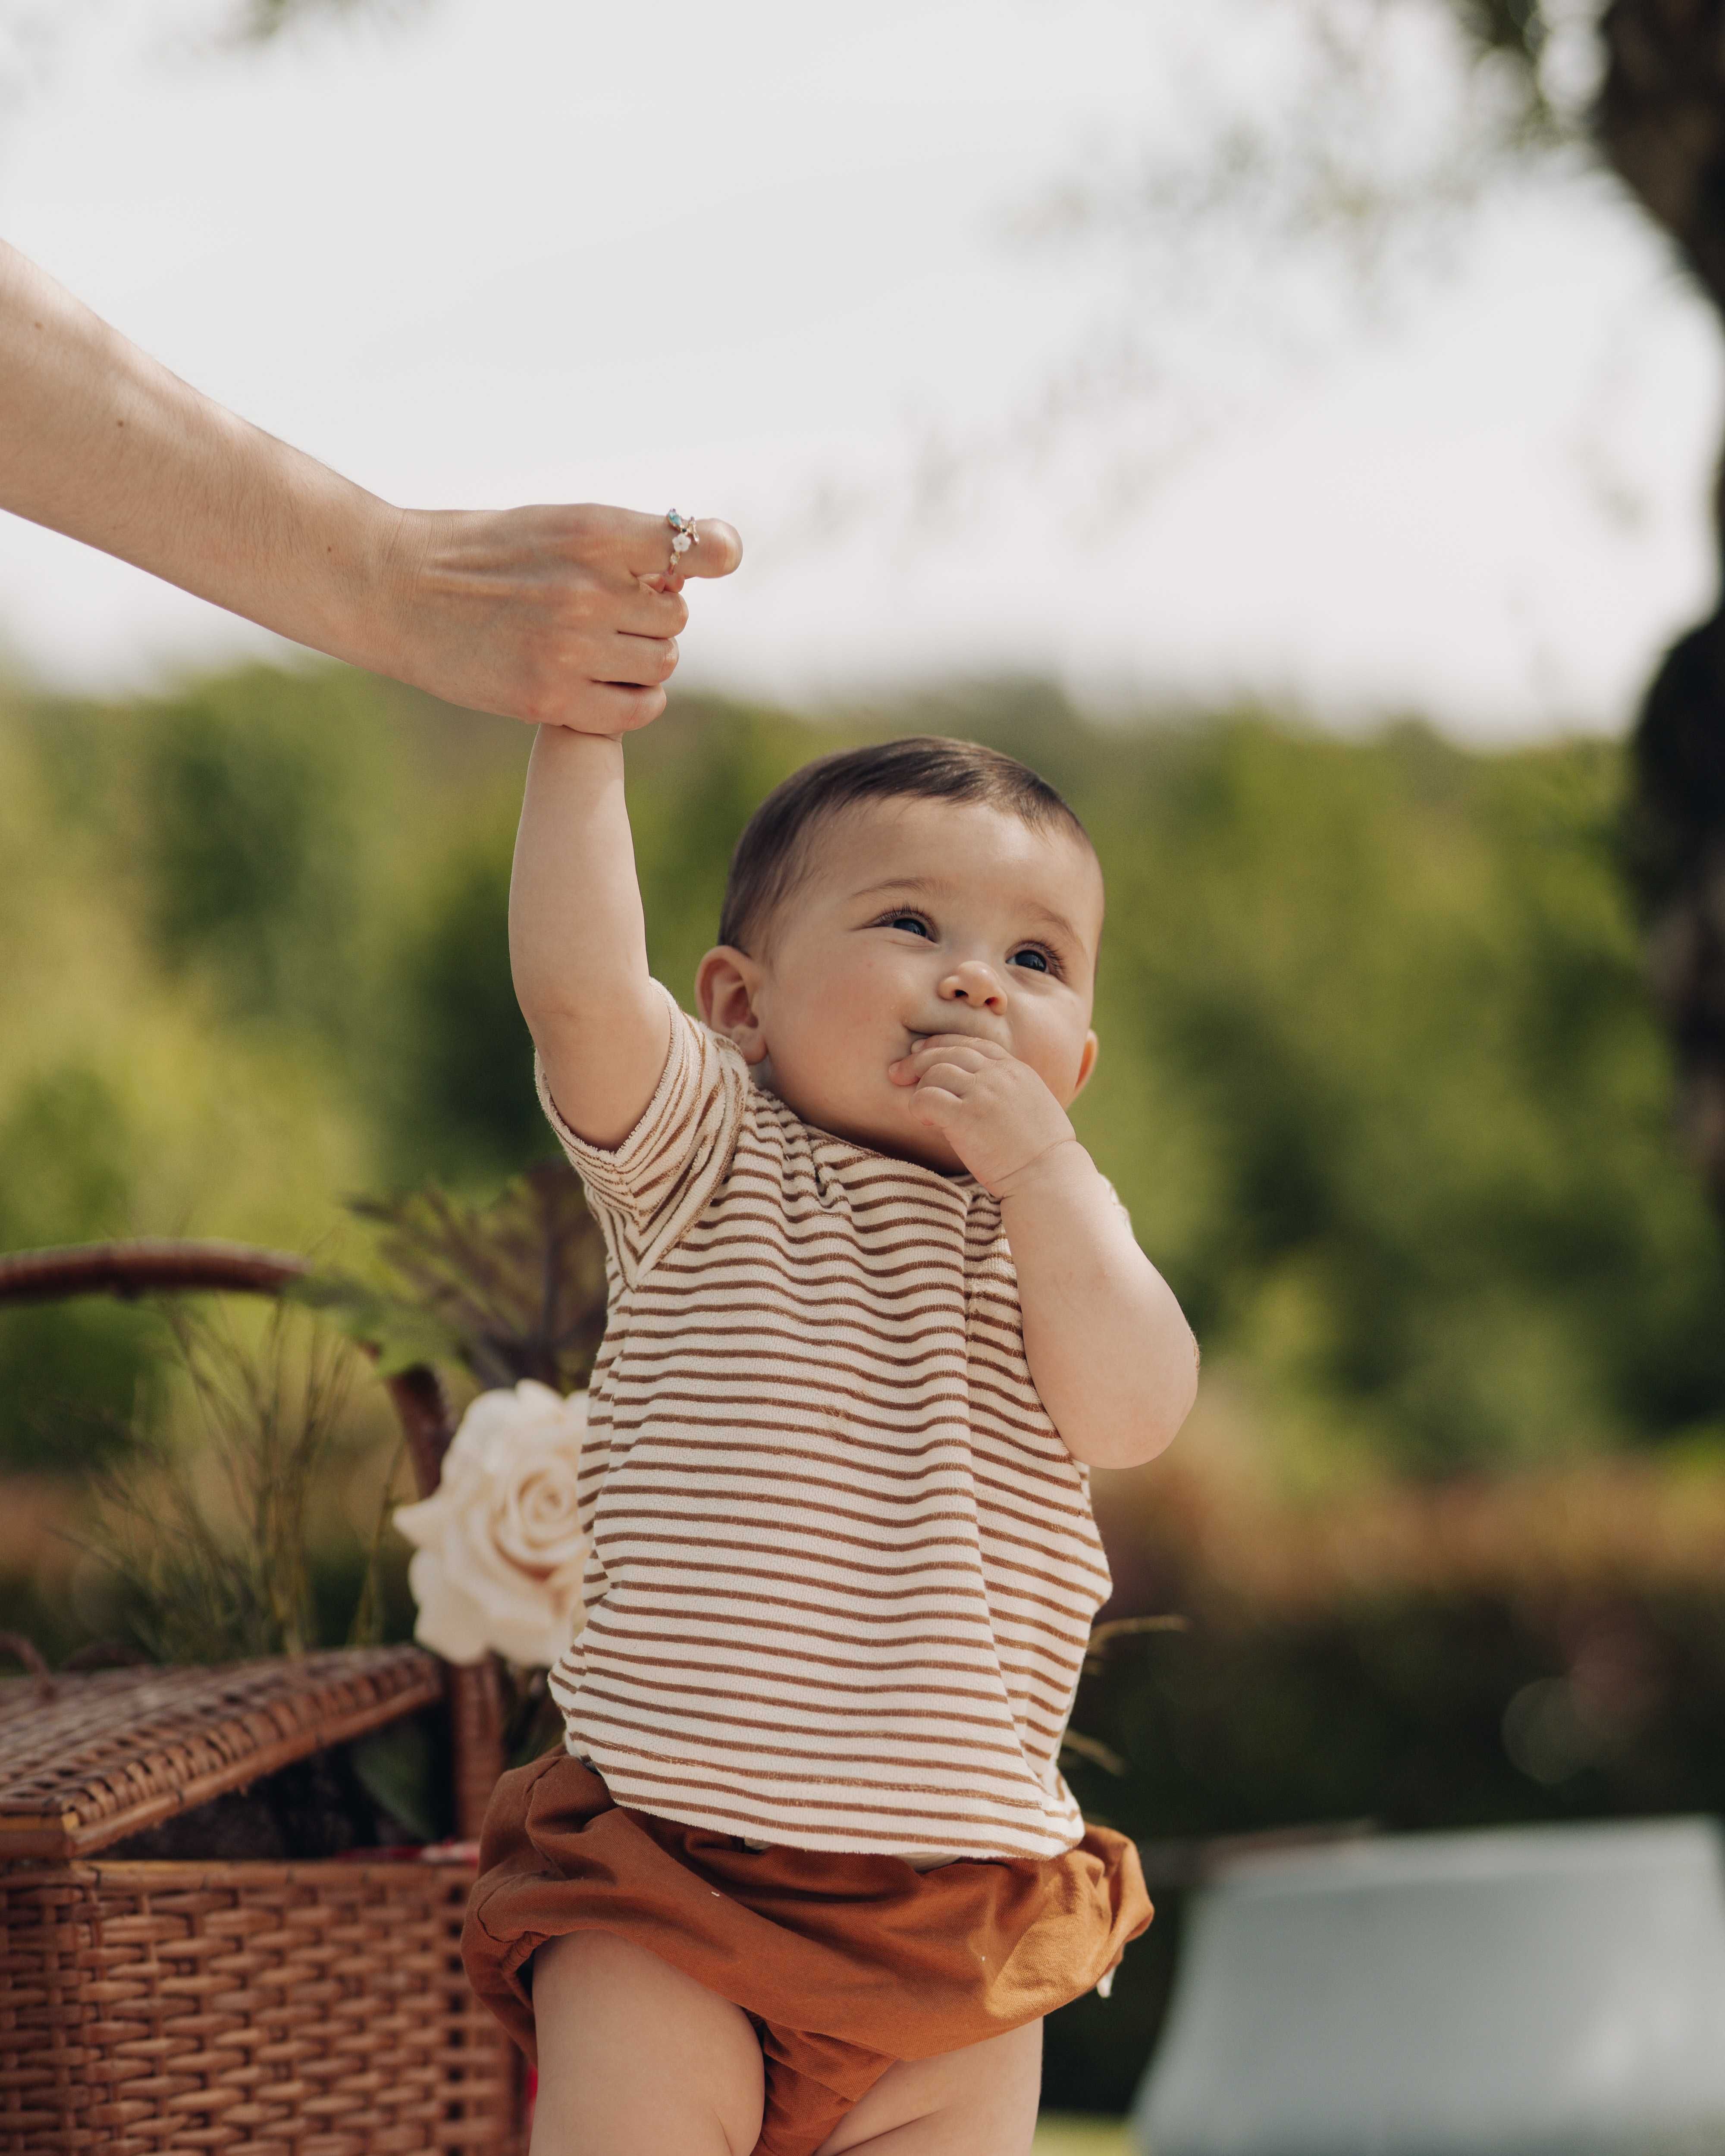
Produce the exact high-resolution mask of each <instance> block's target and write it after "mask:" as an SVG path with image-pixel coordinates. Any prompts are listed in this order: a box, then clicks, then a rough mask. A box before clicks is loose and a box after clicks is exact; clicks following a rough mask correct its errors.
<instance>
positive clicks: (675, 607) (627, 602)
mask: <svg viewBox="0 0 1725 2156" xmlns="http://www.w3.org/2000/svg"><path fill="white" fill-rule="evenodd" d="M606 589H607V590H608V592H609V593H611V594H612V595H613V597H612V602H611V603H612V611H613V613H614V625H615V626H616V627H617V628H618V629H622V630H623V631H624V633H625V634H627V635H629V636H680V635H681V634H682V633H683V631H684V630H685V629H686V628H687V627H688V626H689V602H688V600H687V599H685V598H684V597H683V596H682V594H681V592H680V588H679V586H678V585H677V584H676V583H669V584H668V585H667V586H665V587H664V588H661V587H660V586H658V585H656V584H653V583H649V582H648V581H647V580H646V578H644V577H624V578H619V580H618V582H617V583H615V584H613V585H608V586H607V587H606Z"/></svg>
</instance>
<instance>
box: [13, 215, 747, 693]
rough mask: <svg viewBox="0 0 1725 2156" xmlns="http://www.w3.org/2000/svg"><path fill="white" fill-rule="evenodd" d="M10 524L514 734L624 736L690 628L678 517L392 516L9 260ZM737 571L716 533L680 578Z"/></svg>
mask: <svg viewBox="0 0 1725 2156" xmlns="http://www.w3.org/2000/svg"><path fill="white" fill-rule="evenodd" d="M0 508H5V509H9V510H11V511H13V512H14V513H15V514H17V515H18V516H24V517H28V518H29V519H30V521H32V522H33V523H37V524H43V525H46V526H49V529H51V530H53V531H62V532H64V533H65V534H66V535H67V536H69V537H70V538H73V539H79V540H82V541H83V542H85V544H86V545H88V546H91V547H100V549H101V550H102V552H105V553H109V554H115V555H117V556H118V557H120V558H121V560H122V561H126V562H133V563H135V564H136V567H139V568H141V569H147V570H149V571H150V572H151V574H152V575H155V576H158V577H164V578H166V579H167V582H168V583H173V584H178V585H180V586H181V587H182V588H183V589H184V590H186V591H188V592H193V593H196V594H197V595H198V597H199V598H206V599H209V600H212V601H213V602H214V603H215V604H216V605H218V606H221V607H225V608H228V610H229V611H230V612H231V613H238V614H243V615H244V616H245V617H246V619H248V620H250V621H255V622H259V623H260V624H262V625H263V626H264V628H266V629H275V630H276V631H277V632H278V633H279V634H281V635H283V636H287V637H291V638H292V639H294V640H295V642H296V643H299V644H309V645H311V647H312V649H314V650H317V651H325V652H328V653H329V654H331V656H332V657H334V658H337V659H343V660H347V661H349V662H350V663H351V664H352V665H357V666H364V667H367V668H369V669H370V670H372V671H373V672H375V673H379V674H387V675H392V676H393V678H394V679H396V680H402V681H408V682H411V683H412V684H413V685H414V686H416V687H418V688H422V689H428V690H431V691H432V693H433V694H434V695H436V696H442V697H444V698H446V699H447V700H448V701H449V702H451V703H454V704H460V705H465V706H468V707H470V708H471V709H474V710H478V711H497V712H501V713H502V714H503V715H504V716H507V717H510V718H519V719H528V720H536V721H549V722H551V723H553V724H557V725H562V726H583V725H592V726H596V727H598V730H600V731H609V730H610V727H611V725H612V723H613V721H612V717H611V716H610V715H611V714H612V713H613V711H614V708H615V698H614V696H613V695H612V694H610V693H609V692H608V690H607V688H606V685H608V684H610V683H618V682H620V683H625V684H633V685H656V684H658V683H660V682H662V681H663V680H665V676H666V675H667V674H668V672H669V670H670V668H669V666H668V665H666V663H665V662H666V657H667V654H666V651H665V644H666V641H667V639H672V638H675V636H676V635H677V634H679V632H680V630H681V629H682V627H683V625H684V623H685V620H686V619H687V609H686V608H685V604H684V602H683V599H682V598H681V595H680V590H679V588H678V583H679V577H670V576H669V575H668V574H667V573H666V572H668V571H669V570H670V562H671V554H670V534H669V532H668V531H667V530H666V528H665V523H664V521H663V519H662V518H659V517H652V516H641V515H638V514H636V513H635V512H634V511H626V510H617V509H603V508H597V507H592V506H581V507H568V508H563V507H536V508H525V509H511V510H502V511H426V510H405V509H398V508H395V507H393V506H391V505H390V504H389V503H388V502H386V501H382V500H379V499H378V498H377V495H372V494H368V493H367V491H366V490H365V489H364V488H363V487H359V486H356V485H353V484H352V481H351V480H346V479H343V478H342V477H341V475H339V474H338V473H336V472H333V471H331V470H329V469H328V468H327V467H326V465H321V464H319V463H318V462H317V460H316V459H315V458H313V457H309V456H306V455H305V454H303V453H302V452H301V451H300V450H298V449H292V448H290V446H289V445H288V444H286V443H285V442H280V441H277V440H276V439H275V437H274V436H273V435H270V434H264V432H263V430H262V429H259V428H257V427H254V426H251V425H249V423H247V422H246V421H245V420H244V419H240V418H236V417H235V416H234V413H231V412H228V411H225V410H224V409H223V408H222V407H221V406H220V405H219V404H217V403H214V402H213V401H212V399H210V398H208V397H205V396H203V395H202V394H200V393H199V392H198V391H197V390H195V389H193V388H190V387H189V386H188V385H187V383H186V382H182V381H181V380H180V379H179V377H177V375H174V374H172V373H170V372H169V371H168V370H167V368H166V367H162V366H160V365H158V364H157V362H156V361H154V360H152V359H151V358H150V357H147V355H146V354H145V353H143V352H140V351H139V350H138V349H137V347H136V346H135V345H132V344H131V343H129V342H128V341H127V340H126V338H125V337H123V336H121V335H120V333H119V332H118V331H116V330H115V329H113V328H111V327H110V326H109V325H108V324H107V323H106V322H105V321H101V320H100V317H99V316H95V315H94V314H92V313H91V312H90V309H89V308H87V307H85V306H84V305H82V304H81V303H80V301H79V300H75V299H74V298H73V296H72V295H71V294H70V293H69V292H67V291H66V290H64V288H63V287H62V286H60V285H58V284H56V283H55V282H54V280H53V278H51V277H49V276H48V275H46V274H45V273H44V271H43V270H41V269H39V268H38V267H37V266H36V265H35V264H33V263H32V262H30V261H28V259H26V258H25V257H24V256H23V255H22V254H18V252H17V250H16V249H13V248H10V247H8V246H6V245H5V244H3V243H0ZM741 558H742V547H741V545H740V543H739V542H738V541H737V535H736V533H735V532H734V531H732V530H731V528H730V526H728V525H723V524H714V523H705V524H703V525H702V526H701V540H700V543H699V544H698V545H697V546H696V547H694V548H693V549H692V550H691V552H688V553H686V554H685V555H684V556H683V557H682V558H681V560H680V562H678V563H677V569H678V572H679V575H680V576H724V575H726V574H728V573H729V572H730V571H731V570H732V569H733V568H734V567H736V566H737V562H738V561H739V560H740V559H741ZM647 578H656V582H657V584H658V586H659V587H660V588H649V586H648V585H647V584H646V583H644V579H647ZM669 657H670V665H675V646H672V647H671V649H670V654H669Z"/></svg>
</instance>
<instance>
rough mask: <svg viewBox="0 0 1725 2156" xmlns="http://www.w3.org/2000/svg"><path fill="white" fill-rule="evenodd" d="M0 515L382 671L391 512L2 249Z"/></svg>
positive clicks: (393, 531) (395, 523) (393, 532)
mask: <svg viewBox="0 0 1725 2156" xmlns="http://www.w3.org/2000/svg"><path fill="white" fill-rule="evenodd" d="M0 507H4V508H6V509H9V510H11V511H13V512H14V513H15V514H17V515H18V516H24V517H28V518H29V519H30V520H31V521H33V522H34V523H38V524H43V525H46V526H49V528H50V529H52V530H54V531H62V532H64V533H65V534H66V535H67V536H69V537H70V538H74V539H79V540H82V541H83V542H85V543H86V544H87V545H90V546H92V547H100V549H101V550H102V551H103V552H105V553H110V554H115V555H117V556H119V557H121V560H123V561H127V562H133V563H135V564H136V566H137V567H139V568H142V569H147V570H149V571H150V572H151V573H152V574H153V575H156V576H158V577H164V578H166V579H167V581H168V582H169V583H175V584H178V585H180V586H181V587H182V588H184V589H185V590H187V591H189V592H194V593H197V594H198V597H199V598H206V599H210V600H213V602H214V603H215V604H217V605H218V606H222V607H226V608H228V609H230V610H231V611H232V612H234V613H239V614H244V616H246V617H247V618H248V619H250V620H253V621H256V622H259V623H261V624H263V625H264V627H266V628H269V629H275V630H277V631H279V632H280V634H282V635H284V636H289V637H292V638H293V639H295V641H296V642H298V643H301V644H310V645H311V646H312V647H313V648H314V649H317V650H320V651H326V652H331V653H333V654H336V655H337V656H339V657H341V658H344V659H347V660H352V661H354V662H355V663H357V664H359V665H385V666H386V667H387V665H388V658H389V655H390V654H389V652H388V649H387V645H388V619H387V617H388V608H387V606H385V605H384V604H383V603H382V602H383V598H384V596H385V593H386V587H387V586H388V582H389V579H390V577H391V576H392V573H393V572H394V568H395V565H394V564H393V562H392V549H393V546H394V543H395V540H396V536H397V532H398V528H399V526H400V524H401V521H402V519H401V515H400V512H399V511H394V510H392V509H391V508H390V507H389V506H388V504H387V503H385V502H382V501H380V500H377V497H376V496H375V495H370V494H367V492H366V491H365V490H364V489H363V488H361V487H357V486H355V485H353V484H352V482H351V481H350V480H345V479H342V478H341V477H340V476H339V475H337V474H336V473H334V472H332V471H330V470H327V469H326V467H325V466H324V465H321V464H319V463H318V462H317V461H316V459H314V458H311V457H308V456H306V455H305V454H302V453H301V452H300V450H298V449H291V448H290V447H289V446H288V444H286V443H285V442H280V441H277V440H276V439H275V438H274V437H273V436H271V435H269V434H264V432H263V431H262V430H261V429H259V428H256V427H254V426H251V425H249V424H248V423H246V422H245V421H244V420H243V419H239V418H235V417H234V414H233V413H230V412H227V411H224V410H223V408H222V407H221V406H220V405H218V404H217V403H213V401H212V400H211V399H210V398H208V397H205V396H203V395H201V394H200V393H198V391H197V390H195V389H193V388H191V387H190V386H189V385H188V384H187V383H186V382H182V381H181V380H180V379H179V377H177V375H174V374H172V373H170V372H169V371H168V370H167V368H166V367H162V366H160V365H159V364H158V363H157V362H156V361H155V360H152V359H151V358H150V357H148V356H147V355H146V354H145V353H143V352H140V351H139V350H138V349H137V347H136V346H134V345H132V344H131V343H129V342H128V341H127V340H126V338H125V337H123V336H121V335H120V334H119V332H118V331H116V330H114V329H112V328H110V326H108V324H106V323H105V322H104V321H101V320H100V318H99V317H98V316H95V315H94V314H92V313H91V312H90V310H89V308H87V307H85V306H84V305H82V304H81V303H80V301H79V300H75V299H74V298H73V296H72V295H71V294H70V293H69V292H67V291H65V290H64V289H63V288H62V287H61V286H60V285H58V284H56V283H55V282H54V279H53V278H51V277H49V276H48V275H46V274H45V273H44V271H43V270H41V269H38V268H37V267H36V265H35V264H33V263H31V262H29V261H28V260H26V259H25V258H24V257H23V255H21V254H18V253H17V251H16V250H15V249H12V248H9V247H6V246H5V245H4V244H0Z"/></svg>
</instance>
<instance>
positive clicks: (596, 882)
mask: <svg viewBox="0 0 1725 2156" xmlns="http://www.w3.org/2000/svg"><path fill="white" fill-rule="evenodd" d="M509 957H510V965H511V970H512V971H513V973H514V975H515V993H516V999H517V1001H518V1002H519V1003H520V1004H521V1015H522V1017H523V1018H525V1019H526V1021H527V1025H528V1029H529V1030H530V1031H531V1034H532V1035H533V1040H534V1045H536V1047H537V1049H538V1050H539V1055H540V1060H542V1062H543V1064H544V1065H545V1075H546V1078H547V1081H548V1082H549V1084H550V1086H551V1096H552V1100H554V1101H556V1102H557V1111H558V1113H559V1114H560V1115H561V1116H562V1118H563V1121H564V1122H566V1123H567V1124H568V1126H569V1127H570V1128H571V1130H572V1131H573V1132H575V1133H576V1134H577V1136H578V1137H583V1138H587V1139H589V1140H591V1142H593V1144H595V1145H601V1146H614V1145H618V1144H619V1143H620V1142H622V1141H623V1139H624V1138H625V1137H628V1135H629V1132H630V1131H631V1130H633V1129H634V1126H635V1124H636V1123H637V1122H639V1120H640V1115H641V1111H642V1110H643V1109H644V1107H645V1106H646V1105H647V1103H648V1101H650V1100H651V1099H652V1097H653V1088H654V1087H655V1085H656V1084H657V1083H658V1081H659V1074H660V1071H661V1070H663V1069H664V1067H665V1053H666V1050H668V1048H669V1047H670V1034H669V1031H668V1026H669V1023H670V1021H669V1018H668V1015H667V1014H666V1011H665V1002H664V998H662V997H660V996H659V995H658V994H656V993H655V991H654V988H653V983H652V980H651V978H650V977H649V973H648V971H647V934H646V927H645V924H644V921H643V919H642V916H641V893H640V887H639V885H638V883H637V882H636V880H635V860H634V842H633V840H632V839H631V837H630V834H629V813H628V810H627V809H626V808H625V807H624V798H623V744H622V743H621V742H619V741H612V740H607V739H604V738H602V737H599V736H598V735H595V734H578V733H572V732H570V731H568V729H567V727H563V726H542V727H541V728H540V729H539V737H538V739H537V740H536V742H534V744H533V754H532V757H531V761H530V762H529V764H528V766H527V790H526V798H525V799H524V800H523V801H522V803H521V825H520V828H519V829H518V830H517V831H516V841H515V873H514V875H513V876H512V877H511V881H510V886H509Z"/></svg>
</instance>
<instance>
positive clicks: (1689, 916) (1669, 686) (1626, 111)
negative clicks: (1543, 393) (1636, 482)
mask: <svg viewBox="0 0 1725 2156" xmlns="http://www.w3.org/2000/svg"><path fill="white" fill-rule="evenodd" d="M1601 28H1602V32H1603V34H1604V40H1605V49H1606V54H1607V60H1608V68H1607V74H1606V78H1605V82H1604V89H1603V90H1602V92H1601V95H1600V99H1599V107H1598V110H1597V114H1596V126H1597V128H1598V131H1599V141H1600V146H1601V147H1602V148H1603V150H1604V154H1605V156H1606V157H1607V158H1608V160H1609V162H1610V163H1611V164H1612V165H1613V166H1614V167H1615V169H1616V171H1617V172H1618V173H1619V174H1620V177H1622V178H1623V180H1624V181H1625V182H1626V183H1627V185H1628V186H1629V187H1630V189H1631V190H1632V191H1633V193H1635V196H1636V197H1637V198H1638V199H1639V200H1640V203H1642V205H1643V206H1644V208H1645V209H1646V210H1647V211H1648V213H1649V214H1650V215H1651V217H1652V218H1654V219H1655V221H1656V223H1658V224H1660V225H1661V226H1662V227H1663V228H1664V229H1665V230H1666V232H1668V233H1669V234H1671V238H1672V239H1673V240H1674V241H1675V242H1676V245H1677V247H1678V249H1679V250H1680V251H1681V254H1682V257H1683V259H1684V260H1685V262H1686V264H1687V265H1688V267H1689V269H1691V271H1692V273H1693V275H1695V277H1696V278H1697V280H1698V282H1699V283H1700V285H1701V286H1702V290H1704V291H1705V292H1706V293H1707V296H1708V297H1709V298H1710V299H1711V300H1712V302H1713V305H1714V306H1715V307H1716V308H1717V309H1718V311H1719V312H1720V314H1721V316H1725V0H1611V4H1610V5H1609V7H1608V8H1606V10H1605V12H1604V18H1603V21H1602V23H1601ZM1714 521H1715V525H1716V527H1718V528H1719V529H1720V531H1721V544H1722V548H1725V486H1721V485H1716V487H1715V491H1714ZM1634 755H1635V790H1634V798H1633V804H1632V810H1631V819H1630V861H1631V871H1632V874H1633V877H1634V880H1635V885H1636V889H1637V892H1638V896H1639V897H1640V901H1641V905H1642V908H1643V911H1644V916H1645V921H1646V926H1647V937H1648V952H1649V958H1650V962H1651V976H1652V983H1653V988H1654V993H1655V994H1656V997H1657V998H1658V1001H1659V1003H1660V1004H1661V1009H1662V1010H1663V1012H1664V1014H1665V1017H1666V1023H1667V1024H1668V1025H1669V1027H1670V1029H1671V1035H1672V1039H1673V1040H1674V1043H1675V1045H1676V1055H1677V1065H1678V1077H1679V1084H1680V1086H1681V1115H1682V1119H1683V1122H1684V1124H1685V1127H1686V1132H1687V1134H1688V1137H1689V1139H1690V1142H1691V1143H1692V1145H1693V1147H1695V1150H1696V1153H1697V1158H1698V1160H1699V1163H1700V1166H1701V1169H1702V1173H1703V1174H1704V1176H1705V1177H1706V1179H1707V1187H1708V1189H1709V1191H1710V1192H1711V1193H1712V1198H1713V1200H1714V1202H1715V1204H1717V1205H1718V1206H1719V1207H1720V1208H1721V1209H1722V1210H1725V601H1722V603H1721V604H1720V605H1719V606H1718V607H1716V608H1715V610H1714V612H1713V613H1712V615H1711V616H1710V617H1709V618H1708V619H1707V620H1706V621H1704V622H1702V623H1701V624H1699V625H1698V626H1697V627H1696V628H1694V629H1691V630H1690V631H1689V632H1688V633H1687V634H1686V635H1684V636H1682V637H1680V638H1679V639H1678V640H1677V642H1676V644H1673V645H1672V647H1671V650H1670V651H1669V652H1667V654H1666V657H1665V659H1664V660H1663V661H1662V662H1661V665H1660V668H1659V670H1658V672H1657V673H1656V675H1655V676H1654V679H1653V682H1652V685H1651V687H1650V689H1649V690H1648V691H1647V696H1646V700H1645V703H1644V704H1643V706H1642V707H1641V713H1640V721H1639V724H1638V725H1637V727H1636V731H1635V744H1634Z"/></svg>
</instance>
